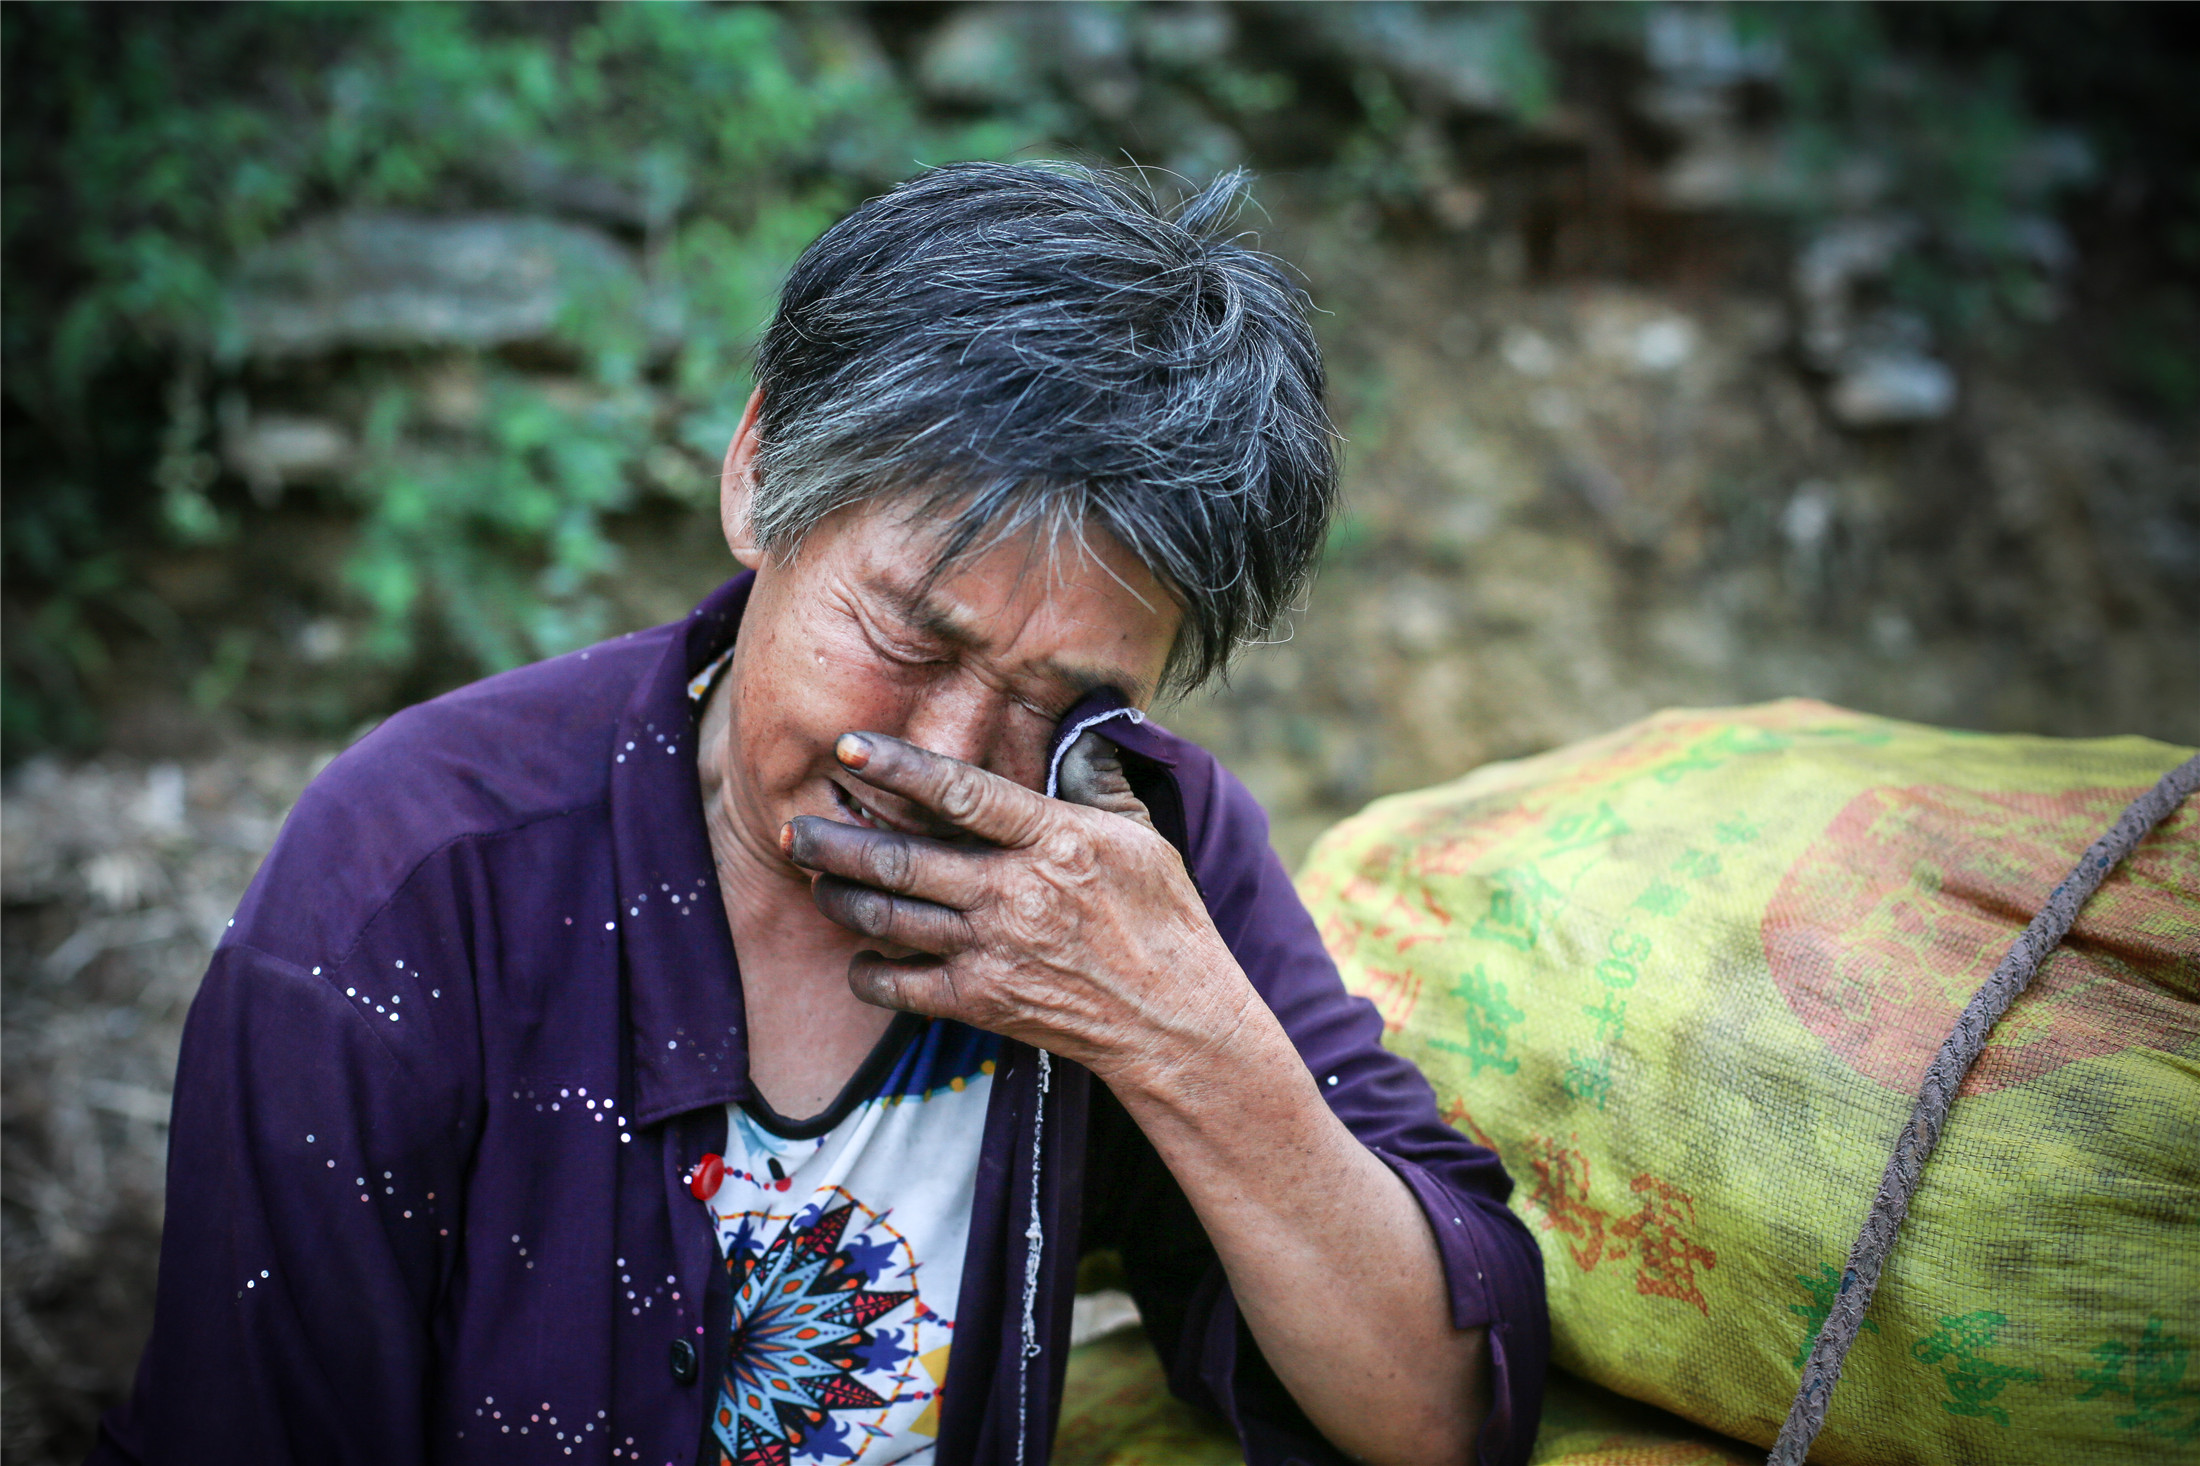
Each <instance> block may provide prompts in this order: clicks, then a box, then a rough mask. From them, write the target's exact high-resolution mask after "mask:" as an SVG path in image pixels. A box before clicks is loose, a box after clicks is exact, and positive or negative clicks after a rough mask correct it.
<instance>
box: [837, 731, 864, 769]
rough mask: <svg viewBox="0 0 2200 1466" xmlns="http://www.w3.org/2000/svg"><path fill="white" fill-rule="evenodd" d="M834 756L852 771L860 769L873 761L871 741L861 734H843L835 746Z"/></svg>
mask: <svg viewBox="0 0 2200 1466" xmlns="http://www.w3.org/2000/svg"><path fill="white" fill-rule="evenodd" d="M833 756H834V757H835V758H837V759H839V760H840V761H841V762H842V763H844V764H846V765H847V766H848V767H849V768H851V769H860V768H862V767H863V766H864V765H865V764H867V763H869V762H870V761H871V740H870V739H868V738H866V737H864V736H863V735H862V734H861V733H843V734H841V735H840V741H839V742H838V743H835V744H834V745H833Z"/></svg>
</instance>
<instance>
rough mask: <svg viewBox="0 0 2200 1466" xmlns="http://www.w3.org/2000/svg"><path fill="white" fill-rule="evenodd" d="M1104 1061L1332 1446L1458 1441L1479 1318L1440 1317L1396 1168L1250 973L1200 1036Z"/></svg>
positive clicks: (1386, 1455)
mask: <svg viewBox="0 0 2200 1466" xmlns="http://www.w3.org/2000/svg"><path fill="white" fill-rule="evenodd" d="M1103 1077H1104V1078H1105V1079H1106V1080H1107V1081H1108V1083H1109V1085H1110V1087H1111V1088H1112V1089H1113V1090H1114V1091H1115V1093H1116V1095H1117V1098H1118V1099H1120V1100H1121V1101H1122V1103H1123V1105H1124V1108H1125V1109H1126V1111H1128V1112H1129V1114H1130V1115H1131V1117H1132V1118H1133V1119H1134V1120H1135V1121H1136V1122H1137V1123H1138V1125H1139V1126H1140V1128H1141V1129H1142V1130H1144V1131H1145V1133H1146V1135H1147V1138H1148V1139H1149V1140H1151V1141H1152V1143H1153V1145H1154V1147H1155V1149H1156V1151H1157V1152H1158V1153H1159V1154H1160V1156H1161V1159H1162V1161H1163V1162H1164V1163H1165V1164H1166V1165H1167V1166H1168V1167H1169V1170H1170V1172H1171V1173H1172V1174H1173V1175H1174V1176H1175V1178H1176V1180H1177V1183H1178V1184H1179V1185H1180V1186H1181V1187H1182V1188H1183V1189H1184V1193H1185V1195H1186V1196H1187V1197H1188V1198H1189V1199H1190V1201H1191V1203H1192V1205H1193V1207H1194V1208H1195V1209H1196V1210H1197V1211H1198V1213H1199V1217H1200V1220H1201V1222H1202V1223H1203V1224H1204V1225H1205V1227H1206V1229H1207V1232H1208V1235H1209V1236H1210V1238H1211V1239H1212V1240H1213V1242H1214V1245H1215V1250H1216V1252H1217V1254H1218V1255H1219V1257H1220V1259H1221V1261H1222V1265H1223V1268H1224V1270H1225V1271H1226V1272H1227V1274H1228V1275H1229V1279H1230V1285H1231V1290H1232V1293H1233V1294H1234V1296H1235V1298H1236V1300H1237V1304H1238V1308H1239V1311H1240V1312H1241V1313H1242V1314H1243V1316H1244V1318H1245V1321H1246V1324H1247V1325H1248V1326H1249V1327H1250V1328H1251V1330H1252V1332H1253V1336H1254V1338H1255V1339H1257V1340H1258V1341H1259V1343H1260V1347H1261V1352H1262V1354H1263V1355H1264V1356H1265V1357H1266V1358H1267V1360H1268V1362H1269V1364H1270V1366H1271V1367H1272V1368H1273V1369H1274V1370H1275V1372H1276V1374H1277V1377H1278V1378H1279V1379H1281V1380H1282V1382H1283V1383H1284V1385H1285V1387H1286V1388H1288V1389H1289V1390H1290V1392H1291V1394H1292V1396H1293V1398H1294V1399H1296V1400H1297V1401H1298V1403H1299V1405H1300V1407H1301V1408H1302V1409H1304V1410H1305V1411H1306V1413H1307V1416H1308V1418H1309V1419H1311V1420H1312V1421H1313V1422H1314V1423H1315V1424H1316V1425H1317V1426H1318V1427H1320V1429H1321V1430H1322V1432H1323V1434H1324V1435H1326V1436H1327V1437H1328V1438H1329V1440H1330V1442H1331V1443H1332V1444H1334V1445H1335V1446H1337V1447H1338V1448H1339V1449H1340V1450H1343V1451H1345V1452H1346V1453H1348V1454H1350V1455H1352V1456H1354V1457H1357V1458H1359V1459H1362V1460H1366V1461H1371V1462H1381V1463H1386V1466H1387V1463H1399V1466H1405V1463H1415V1466H1419V1463H1438V1462H1442V1463H1455V1462H1461V1461H1465V1460H1467V1459H1468V1457H1469V1455H1470V1454H1471V1449H1472V1443H1473V1440H1474V1435H1475V1432H1476V1431H1477V1430H1478V1429H1479V1427H1480V1424H1481V1421H1482V1418H1483V1416H1484V1414H1485V1413H1486V1408H1487V1407H1486V1404H1485V1400H1486V1396H1487V1390H1488V1385H1487V1381H1486V1380H1485V1379H1484V1373H1485V1358H1484V1353H1485V1350H1484V1344H1485V1340H1484V1335H1483V1333H1482V1331H1480V1330H1465V1331H1462V1330H1459V1329H1455V1328H1453V1327H1452V1324H1451V1310H1450V1301H1449V1293H1448V1290H1447V1288H1446V1285H1445V1279H1444V1274H1443V1265H1442V1262H1441V1260H1440V1258H1439V1256H1438V1253H1437V1249H1436V1242H1435V1239H1434V1237H1433V1236H1432V1235H1431V1233H1430V1230H1429V1224H1428V1220H1427V1218H1426V1217H1425V1216H1424V1215H1423V1214H1422V1211H1421V1208H1420V1206H1419V1204H1418V1203H1417V1202H1416V1201H1415V1200H1414V1198H1413V1195H1412V1193H1411V1192H1410V1191H1409V1190H1408V1189H1407V1188H1406V1185H1405V1183H1404V1182H1403V1181H1402V1180H1400V1179H1399V1177H1398V1176H1397V1174H1396V1173H1395V1172H1393V1171H1392V1170H1391V1169H1390V1167H1388V1166H1387V1165H1385V1164H1384V1163H1383V1162H1382V1161H1381V1160H1380V1159H1379V1158H1377V1157H1376V1156H1375V1155H1374V1154H1373V1153H1372V1152H1370V1151H1369V1150H1368V1149H1367V1148H1366V1147H1365V1146H1364V1145H1362V1144H1361V1143H1360V1142H1359V1140H1358V1139H1357V1138H1355V1137H1354V1136H1353V1134H1352V1133H1351V1131H1349V1130H1348V1129H1346V1128H1345V1126H1344V1124H1343V1122H1341V1121H1340V1120H1338V1119H1337V1118H1336V1116H1335V1115H1333V1114H1332V1113H1331V1112H1330V1110H1329V1107H1328V1105H1327V1104H1326V1103H1324V1102H1323V1100H1322V1097H1321V1092H1320V1088H1319V1086H1318V1084H1317V1082H1316V1080H1315V1078H1314V1076H1312V1075H1311V1074H1309V1073H1308V1072H1307V1070H1306V1066H1305V1065H1304V1064H1303V1063H1302V1062H1301V1061H1300V1059H1299V1056H1298V1054H1297V1052H1296V1051H1295V1050H1294V1049H1293V1048H1292V1046H1291V1042H1290V1039H1289V1038H1288V1036H1286V1035H1285V1033H1284V1031H1283V1029H1282V1027H1281V1025H1280V1024H1278V1023H1277V1021H1276V1019H1275V1018H1274V1016H1273V1015H1272V1014H1270V1013H1269V1012H1268V1010H1267V1008H1266V1007H1265V1005H1263V1004H1262V1003H1261V1002H1260V1000H1259V998H1258V996H1257V995H1255V994H1254V993H1253V992H1252V989H1251V987H1250V986H1249V985H1247V986H1246V987H1245V988H1244V994H1243V1001H1242V1002H1241V1003H1240V1004H1238V1006H1237V1007H1236V1009H1235V1011H1233V1012H1228V1013H1223V1012H1217V1013H1216V1014H1215V1017H1214V1021H1213V1023H1212V1025H1211V1028H1210V1037H1209V1038H1208V1039H1207V1041H1206V1042H1204V1043H1203V1044H1201V1045H1199V1046H1197V1047H1196V1048H1189V1049H1185V1048H1180V1049H1178V1050H1177V1052H1176V1053H1175V1054H1174V1055H1173V1056H1171V1057H1169V1058H1166V1059H1161V1058H1155V1059H1151V1060H1149V1061H1147V1062H1142V1063H1140V1064H1138V1065H1135V1066H1131V1067H1126V1068H1124V1069H1122V1070H1118V1071H1114V1072H1110V1073H1106V1074H1104V1075H1103Z"/></svg>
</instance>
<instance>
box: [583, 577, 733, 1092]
mask: <svg viewBox="0 0 2200 1466" xmlns="http://www.w3.org/2000/svg"><path fill="white" fill-rule="evenodd" d="M754 580H755V576H754V575H753V574H752V573H743V574H741V575H738V576H735V577H734V578H733V579H732V580H729V581H727V582H726V583H725V584H724V585H722V586H720V587H719V588H718V589H717V590H715V591H713V592H711V594H710V595H709V596H708V597H707V598H706V599H705V600H704V601H703V603H702V604H701V605H699V606H697V607H696V608H695V610H694V612H693V613H692V614H691V615H690V616H689V617H688V619H687V621H686V623H685V624H684V625H683V626H674V627H669V628H667V631H668V632H669V633H670V634H669V635H668V636H667V637H666V641H665V646H664V648H663V650H662V652H661V653H660V655H659V657H658V660H657V663H656V665H655V666H654V667H653V668H652V669H651V670H650V672H649V673H648V675H647V676H645V677H644V679H643V680H642V683H641V685H640V686H639V687H637V688H636V689H635V692H634V696H633V699H632V700H631V701H630V702H629V703H628V704H627V708H626V711H625V712H624V714H622V715H621V718H620V722H619V728H618V732H617V737H616V740H615V741H614V743H613V746H612V755H611V756H612V766H611V839H612V869H613V873H614V877H613V878H614V879H615V880H616V881H617V882H618V886H617V890H616V892H615V893H614V894H615V895H616V897H617V902H618V905H617V911H616V913H615V918H616V920H617V922H618V928H619V945H620V954H621V958H622V965H623V967H624V970H625V978H626V990H627V1002H628V1012H629V1014H630V1022H631V1025H632V1033H633V1041H634V1117H635V1119H636V1120H637V1121H638V1122H639V1123H640V1124H643V1125H654V1124H656V1123H657V1122H658V1121H660V1120H664V1119H666V1118H668V1117H670V1116H672V1115H676V1114H680V1113H683V1112H685V1111H688V1110H692V1109H698V1108H701V1107H703V1106H706V1105H723V1104H727V1103H729V1102H731V1101H734V1100H739V1099H743V1098H745V1097H746V1096H747V1093H748V1072H749V1053H748V1038H747V1028H748V1025H747V1021H746V1015H745V1014H744V1013H743V1011H742V1006H741V982H740V977H739V973H738V970H737V969H736V967H735V965H734V956H733V936H732V933H731V932H729V931H728V930H727V928H726V914H725V910H726V909H725V903H724V902H723V901H722V900H721V899H720V898H719V895H718V876H717V868H716V865H715V864H714V862H713V861H712V859H711V853H710V835H709V832H708V831H707V830H706V829H705V828H704V825H703V802H702V799H701V796H700V794H699V791H698V785H697V782H696V763H695V755H696V742H697V733H698V730H699V725H700V723H701V719H702V707H701V705H700V704H699V703H696V702H694V701H692V700H691V699H690V698H689V696H688V684H689V683H690V681H692V680H693V679H694V678H695V677H696V676H698V675H699V674H700V673H702V672H703V671H704V669H706V668H707V667H709V666H710V665H711V663H712V661H713V660H715V659H716V658H717V657H718V656H720V655H721V654H722V653H723V652H724V651H725V650H726V649H727V648H728V647H729V646H731V645H732V643H733V637H734V633H735V631H736V630H737V629H738V628H739V626H740V624H741V613H742V610H743V609H744V608H745V607H746V606H747V604H748V598H749V587H750V585H751V584H752V583H753V582H754Z"/></svg>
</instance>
